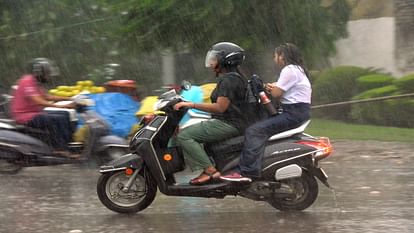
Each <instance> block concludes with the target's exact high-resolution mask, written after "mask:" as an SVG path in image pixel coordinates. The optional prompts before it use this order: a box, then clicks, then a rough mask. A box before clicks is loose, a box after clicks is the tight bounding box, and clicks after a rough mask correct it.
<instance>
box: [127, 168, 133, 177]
mask: <svg viewBox="0 0 414 233" xmlns="http://www.w3.org/2000/svg"><path fill="white" fill-rule="evenodd" d="M132 174H134V169H132V168H127V169H126V170H125V175H127V176H130V175H132Z"/></svg>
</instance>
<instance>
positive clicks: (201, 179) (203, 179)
mask: <svg viewBox="0 0 414 233" xmlns="http://www.w3.org/2000/svg"><path fill="white" fill-rule="evenodd" d="M220 176H221V174H220V172H219V171H217V170H215V171H214V172H211V173H209V172H206V171H203V172H202V173H201V174H200V175H199V176H198V177H196V178H194V179H191V180H190V184H192V185H203V184H207V183H209V182H211V181H213V180H218V179H219V178H220Z"/></svg>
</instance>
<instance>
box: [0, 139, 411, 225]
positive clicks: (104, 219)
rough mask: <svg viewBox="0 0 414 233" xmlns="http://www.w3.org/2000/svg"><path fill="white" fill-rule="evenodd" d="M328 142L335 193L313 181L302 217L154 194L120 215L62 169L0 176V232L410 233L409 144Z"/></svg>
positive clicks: (82, 172)
mask: <svg viewBox="0 0 414 233" xmlns="http://www.w3.org/2000/svg"><path fill="white" fill-rule="evenodd" d="M333 144H334V146H335V148H336V151H335V153H334V155H333V156H332V157H330V158H329V159H327V160H326V161H325V162H323V163H322V167H323V168H324V169H325V171H326V172H327V174H328V175H329V182H330V184H331V185H332V186H333V188H334V190H335V191H334V192H332V191H331V190H329V189H328V188H326V187H325V186H323V185H322V184H321V183H319V185H320V186H319V187H320V195H319V197H318V199H317V201H316V202H315V203H314V204H313V205H312V206H311V207H310V208H309V209H307V210H306V211H303V212H299V213H286V212H280V211H277V210H275V209H273V208H272V207H271V206H270V205H268V204H266V203H261V202H255V201H250V200H247V199H244V198H241V197H226V198H225V199H223V200H220V199H205V198H182V197H181V198H179V197H167V196H165V195H162V194H158V195H157V197H156V199H155V201H154V202H153V203H152V204H151V206H150V207H149V208H147V209H146V210H144V211H142V212H140V213H137V214H133V215H121V214H117V213H114V212H112V211H110V210H108V209H106V208H105V207H104V206H103V205H102V204H101V203H100V202H99V200H98V197H97V195H96V191H95V190H96V181H97V178H98V176H99V173H98V172H97V170H96V169H92V168H85V167H79V166H74V165H64V166H55V167H38V168H27V169H24V170H23V171H22V172H20V173H19V174H17V175H12V176H6V175H0V187H1V188H0V198H1V201H0V232H1V233H3V232H7V233H9V232H10V233H14V232H16V233H20V232H25V233H26V232H30V233H34V232H42V233H43V232H54V233H61V232H62V233H89V232H107V233H109V232H171V233H173V232H217V233H218V232H220V233H239V232H319V233H328V232H329V233H334V232H384V233H385V232H393V233H394V232H407V233H408V232H414V194H413V193H414V182H413V180H414V172H413V169H412V168H413V167H414V145H412V144H404V143H384V142H372V141H371V142H370V141H368V142H349V141H335V142H333ZM191 176H192V174H188V173H187V174H182V176H181V177H179V180H181V179H182V180H183V181H185V180H187V179H189V178H190V177H191ZM334 193H336V195H334Z"/></svg>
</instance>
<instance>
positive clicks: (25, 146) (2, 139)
mask: <svg viewBox="0 0 414 233" xmlns="http://www.w3.org/2000/svg"><path fill="white" fill-rule="evenodd" d="M0 143H4V144H10V145H15V146H17V148H18V149H19V150H24V151H22V152H24V153H35V154H51V153H52V151H51V149H50V148H49V146H47V145H46V144H45V143H44V142H42V141H40V140H39V139H36V138H33V137H30V136H28V135H25V134H22V133H19V132H14V131H8V130H0Z"/></svg>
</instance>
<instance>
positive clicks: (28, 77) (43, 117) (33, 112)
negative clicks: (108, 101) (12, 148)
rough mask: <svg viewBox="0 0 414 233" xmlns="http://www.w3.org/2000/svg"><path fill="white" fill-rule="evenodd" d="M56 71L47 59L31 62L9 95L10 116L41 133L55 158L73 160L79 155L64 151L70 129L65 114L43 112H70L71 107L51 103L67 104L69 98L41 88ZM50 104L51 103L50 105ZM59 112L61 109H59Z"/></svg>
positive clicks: (70, 132) (71, 104) (69, 138)
mask: <svg viewBox="0 0 414 233" xmlns="http://www.w3.org/2000/svg"><path fill="white" fill-rule="evenodd" d="M58 73H59V72H58V68H57V67H56V66H55V65H54V63H53V61H51V60H49V59H47V58H35V59H33V60H32V62H31V63H30V65H29V69H28V74H24V75H23V76H22V77H21V78H20V79H19V80H18V81H17V88H16V89H15V90H14V91H13V93H12V95H13V99H12V101H11V106H10V112H11V116H12V118H13V119H14V120H15V121H16V122H17V123H19V124H23V125H26V126H28V127H31V128H35V129H40V130H42V131H45V132H46V134H42V136H41V140H43V141H44V142H46V143H47V144H49V145H50V146H51V147H53V148H54V149H55V154H56V155H59V156H63V157H68V158H73V159H77V158H80V154H73V153H69V152H68V151H67V145H68V143H69V142H70V141H71V139H72V134H73V128H72V126H71V123H70V119H69V113H68V112H67V111H53V112H52V111H45V110H44V108H46V107H57V108H74V107H75V104H74V103H69V104H64V105H59V104H56V103H54V102H56V101H64V100H70V98H69V97H58V96H51V95H48V94H47V93H46V91H45V89H44V85H45V84H46V83H48V82H50V81H51V79H52V78H55V77H56V76H58ZM50 101H53V102H50ZM62 110H63V109H62Z"/></svg>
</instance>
